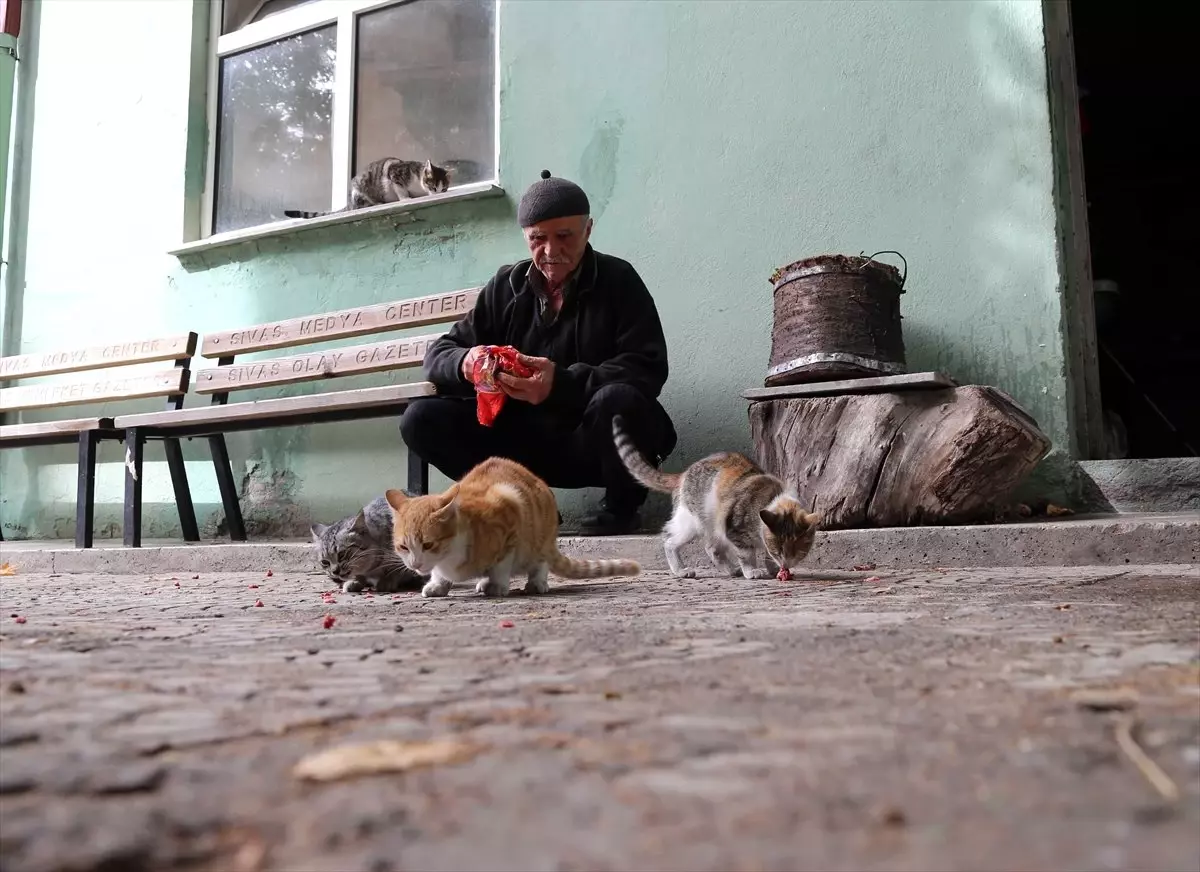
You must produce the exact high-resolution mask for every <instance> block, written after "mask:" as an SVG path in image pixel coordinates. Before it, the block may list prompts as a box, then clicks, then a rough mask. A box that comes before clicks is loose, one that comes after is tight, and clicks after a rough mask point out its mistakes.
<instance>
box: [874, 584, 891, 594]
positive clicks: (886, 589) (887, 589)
mask: <svg viewBox="0 0 1200 872" xmlns="http://www.w3.org/2000/svg"><path fill="white" fill-rule="evenodd" d="M893 590H895V587H893V586H892V585H890V584H889V585H888V586H887V587H877V588H875V589H874V590H873V591H871V593H891V592H892V591H893Z"/></svg>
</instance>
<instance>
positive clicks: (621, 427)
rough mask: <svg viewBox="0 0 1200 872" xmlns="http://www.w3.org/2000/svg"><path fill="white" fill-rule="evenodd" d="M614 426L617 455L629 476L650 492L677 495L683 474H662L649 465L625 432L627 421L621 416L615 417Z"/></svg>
mask: <svg viewBox="0 0 1200 872" xmlns="http://www.w3.org/2000/svg"><path fill="white" fill-rule="evenodd" d="M612 426H613V441H614V442H615V443H616V444H617V454H619V455H620V456H621V462H622V463H624V464H625V468H626V469H628V470H629V474H630V475H632V476H633V477H634V478H635V479H637V480H638V481H639V482H641V483H642V484H643V485H645V486H646V487H648V488H650V490H655V491H660V492H661V493H664V494H673V493H675V491H677V490H678V489H679V482H680V480H681V479H682V478H683V475H682V473H676V472H662V471H661V470H658V469H655V468H654V467H653V466H651V465H650V464H649V463H647V462H646V458H644V457H642V453H641V452H640V451H638V449H637V446H636V445H634V444H633V440H632V439H630V438H629V434H628V433H626V432H625V420H624V419H623V418H622V417H621V416H620V415H616V416H614V417H613V422H612Z"/></svg>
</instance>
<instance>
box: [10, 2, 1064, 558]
mask: <svg viewBox="0 0 1200 872" xmlns="http://www.w3.org/2000/svg"><path fill="white" fill-rule="evenodd" d="M119 5H122V4H119V3H113V2H105V3H96V2H94V0H56V2H54V3H47V4H43V14H42V21H41V55H42V57H41V64H40V66H41V72H40V76H39V80H38V82H37V95H36V112H35V113H34V114H35V122H34V125H33V128H32V130H28V129H26V130H21V131H20V132H19V133H20V135H21V136H23V137H32V143H31V154H32V161H31V162H30V163H29V164H28V165H23V166H20V167H19V168H18V169H17V171H18V172H20V173H25V174H28V177H29V191H30V201H29V203H28V206H29V226H28V231H29V233H28V247H27V251H25V253H24V257H25V263H24V271H25V275H26V283H25V288H24V301H23V315H22V331H21V335H22V350H24V351H29V350H33V349H41V348H47V347H51V346H59V345H71V344H75V343H79V342H85V341H90V340H93V339H96V338H99V337H101V336H102V335H104V334H111V335H114V336H129V335H135V336H136V335H143V334H154V333H160V332H163V331H176V330H180V329H192V330H197V331H201V332H203V331H207V330H211V329H219V328H225V327H229V326H233V325H237V324H240V323H242V322H246V323H253V322H257V321H263V320H269V319H274V318H281V317H288V316H294V315H299V314H305V313H309V312H314V311H320V310H323V309H329V308H340V307H344V306H350V305H356V304H362V303H369V302H376V301H382V300H389V299H395V298H399V297H405V296H416V295H419V294H423V293H429V292H433V291H441V290H450V289H454V288H458V287H463V286H467V285H470V284H473V283H476V282H480V281H482V280H484V279H486V278H487V277H488V276H489V275H490V274H491V273H492V272H493V271H494V270H495V268H496V267H497V266H498V265H500V264H502V263H505V262H509V261H512V260H514V259H517V258H520V257H521V256H522V253H523V247H522V241H521V237H520V234H519V232H518V230H517V229H516V227H515V224H514V220H513V215H514V208H515V206H514V204H515V198H516V197H518V196H519V194H520V192H521V190H523V188H524V187H525V185H527V184H528V183H529V182H530V181H531V180H533V179H534V178H536V175H537V173H538V171H539V170H541V169H542V168H543V167H546V168H549V169H551V170H552V171H554V172H555V173H556V174H559V175H564V176H567V177H569V178H573V179H575V180H577V181H579V182H580V183H581V184H582V185H584V187H585V188H586V189H587V190H588V192H589V194H590V196H591V198H592V201H593V203H594V204H595V213H594V214H595V218H596V230H595V234H594V243H595V245H596V247H597V248H599V249H600V250H602V251H607V252H610V253H613V254H617V255H620V256H622V257H624V258H627V259H628V260H630V261H632V262H633V263H634V264H635V265H636V266H637V268H638V269H639V270H640V271H641V273H642V276H643V277H644V279H645V281H646V283H647V285H648V286H649V287H650V288H651V290H652V291H653V293H654V295H655V297H656V299H657V301H658V304H659V306H660V310H661V313H662V317H663V321H664V323H665V325H666V330H667V337H668V341H669V343H670V348H671V355H672V357H671V363H672V375H671V378H670V381H669V383H668V386H667V391H666V395H665V398H664V399H665V403H666V405H667V407H668V409H669V411H670V412H671V413H672V415H673V416H674V418H675V420H676V422H677V425H678V428H679V431H680V434H681V440H680V444H679V448H678V450H677V452H676V454H675V456H674V457H673V458H672V461H671V463H672V464H673V465H674V467H675V468H678V466H679V465H680V464H681V463H682V462H683V460H684V459H691V458H694V457H696V456H697V455H699V454H700V453H702V452H706V451H709V450H714V449H717V448H721V447H733V448H743V449H744V448H748V447H749V431H748V426H747V422H746V412H745V404H744V403H743V401H741V400H740V399H739V398H738V393H739V391H740V390H741V389H743V388H745V387H748V386H752V385H757V384H761V382H762V378H763V376H764V373H765V370H766V367H767V360H768V355H769V334H770V323H771V294H770V290H771V289H770V285H769V284H768V276H769V275H770V273H771V271H772V270H773V269H774V268H775V267H777V266H780V265H782V264H785V263H787V262H790V261H792V260H795V259H797V258H799V257H803V256H807V255H812V254H817V253H823V252H829V251H837V252H844V253H857V252H859V251H860V250H864V249H865V250H868V251H872V250H878V249H899V250H900V251H902V252H904V254H905V255H906V256H907V257H908V261H909V265H910V277H909V282H908V289H909V291H908V293H907V294H906V295H905V297H904V298H903V306H904V314H905V322H904V329H905V337H906V341H907V344H908V348H909V362H910V367H911V368H914V369H918V368H938V369H941V370H944V371H946V372H948V373H951V374H953V375H954V376H955V377H957V378H959V379H960V380H964V381H972V380H973V381H981V382H987V383H990V384H995V385H998V386H1000V387H1002V388H1004V389H1006V390H1008V391H1010V392H1011V393H1012V394H1013V395H1014V396H1015V397H1016V398H1017V399H1018V400H1019V401H1021V402H1022V403H1024V404H1026V405H1027V406H1028V407H1029V408H1030V410H1031V411H1032V412H1033V413H1034V415H1035V416H1036V417H1037V419H1038V420H1039V421H1040V423H1041V424H1042V426H1043V427H1044V428H1045V429H1046V431H1047V432H1048V433H1049V434H1050V435H1051V437H1052V438H1053V439H1054V441H1055V443H1056V446H1059V447H1060V448H1061V447H1063V446H1065V445H1066V444H1067V439H1068V421H1067V411H1066V400H1065V393H1066V385H1065V378H1064V362H1063V361H1064V358H1063V348H1062V346H1063V343H1062V335H1061V328H1062V325H1061V308H1060V299H1059V274H1058V268H1057V265H1056V248H1055V213H1054V204H1053V200H1052V189H1053V178H1052V167H1051V149H1050V128H1049V120H1048V114H1047V100H1046V83H1045V73H1044V51H1043V38H1042V24H1041V20H1042V19H1041V7H1040V4H1039V3H1038V2H1037V0H1029V2H1014V0H995V2H917V0H908V2H855V3H850V2H828V3H824V2H812V0H809V2H744V0H739V2H733V0H730V2H721V0H709V2H665V0H660V2H619V0H602V2H533V0H504V2H503V3H502V6H501V13H500V28H501V29H500V33H501V37H500V46H501V67H502V72H501V121H500V130H501V157H500V175H501V183H502V184H503V185H505V186H506V188H507V189H508V192H509V195H508V197H507V198H500V199H495V200H484V201H477V202H473V203H464V204H458V205H454V206H447V207H445V208H439V209H434V210H428V211H425V212H422V213H419V216H418V217H419V219H420V220H419V221H418V222H417V223H413V224H408V225H402V226H394V225H393V223H392V222H388V221H377V222H375V223H363V224H357V225H352V226H349V225H346V226H341V227H338V228H332V229H326V230H320V231H308V232H307V233H305V234H303V235H302V236H298V237H296V238H294V239H290V240H287V241H277V240H272V241H267V242H260V243H251V244H247V245H244V246H241V247H239V248H237V249H232V250H226V251H224V252H221V253H219V254H216V253H214V254H213V255H211V256H209V257H207V258H197V259H194V260H192V261H189V262H187V263H184V264H180V263H179V262H178V261H177V260H176V259H174V258H172V257H169V256H168V255H166V254H164V252H165V251H166V250H167V249H168V248H169V247H170V246H171V245H173V244H174V243H176V242H178V240H179V235H180V232H181V227H182V226H183V222H184V215H185V203H184V191H185V185H186V184H189V183H190V181H191V180H194V179H195V173H194V172H192V173H191V174H190V175H189V172H188V167H187V166H186V163H187V161H186V155H187V154H188V153H189V152H188V137H187V133H188V120H189V52H188V49H189V45H190V42H189V40H190V32H191V26H192V7H191V4H190V2H188V0H157V2H155V3H145V2H140V0H129V2H127V3H125V4H124V5H125V6H127V7H129V9H128V10H127V11H129V12H130V13H132V10H133V9H135V8H136V14H120V13H118V14H113V12H112V7H113V6H119ZM131 27H132V32H131V30H130V28H131ZM108 36H111V37H112V41H110V40H109V38H108ZM114 45H119V46H121V47H122V49H121V50H119V51H117V50H114V49H113V46H114ZM193 105H194V103H193ZM193 132H194V128H193ZM192 153H193V154H194V153H195V151H194V149H193V151H192ZM357 383H358V382H357V381H356V384H357ZM362 383H364V384H365V383H374V382H372V381H370V380H364V381H363V382H362ZM264 395H270V392H264ZM160 450H161V449H159V448H157V447H156V446H151V447H150V448H149V449H148V457H149V459H150V460H152V461H155V462H154V463H152V464H151V465H150V467H149V472H148V474H147V490H146V499H147V517H148V519H149V529H148V533H149V534H150V535H156V534H167V533H170V532H171V531H172V530H173V528H174V524H175V517H174V509H173V506H172V505H171V503H170V488H169V483H168V477H167V474H166V469H165V464H164V463H163V462H162V457H161V454H159V453H158V452H159V451H160ZM187 451H188V457H189V460H190V464H189V470H190V472H191V479H192V487H193V489H194V492H195V493H196V494H197V496H198V498H199V500H200V501H201V503H202V504H203V505H202V506H201V507H200V511H201V517H202V518H206V519H207V520H208V521H209V523H210V524H211V523H212V522H213V520H214V518H215V517H216V516H217V514H218V512H217V509H216V502H217V500H216V488H215V483H214V482H213V479H212V473H211V466H210V464H209V462H208V460H207V455H206V454H205V453H204V451H203V450H202V446H199V445H193V446H190V447H189V448H188V449H187ZM231 451H232V453H233V455H234V462H235V464H236V466H237V468H238V470H239V471H241V472H242V473H244V475H245V486H246V488H247V494H246V504H247V507H248V512H249V514H250V515H251V517H256V518H259V519H264V520H266V521H269V522H271V523H274V524H275V525H276V526H277V527H278V526H280V525H283V526H287V525H291V526H293V527H298V526H299V525H300V524H302V523H303V524H306V523H307V522H308V520H309V519H310V516H312V515H315V516H317V517H319V518H322V519H329V518H332V517H334V516H336V515H339V514H340V513H343V512H347V511H349V510H351V509H352V508H353V507H355V506H358V505H361V504H362V503H363V502H364V501H365V500H366V499H367V498H368V497H370V496H371V495H373V494H376V493H378V492H379V490H380V487H381V485H383V484H384V483H387V484H391V483H399V482H402V480H403V470H404V463H403V461H404V455H403V448H402V446H401V443H400V441H399V436H398V434H397V433H396V430H395V426H394V423H393V422H374V423H368V424H354V425H328V426H322V427H315V428H298V429H287V430H278V431H273V432H265V433H255V434H245V435H238V436H234V437H232V439H231ZM102 457H103V459H104V461H105V463H104V468H103V469H102V471H101V474H100V494H101V503H102V504H101V506H100V512H101V517H100V520H99V523H98V529H99V530H101V531H106V529H107V530H112V531H114V532H115V529H116V524H117V522H118V521H119V500H120V476H121V465H120V463H119V452H118V449H117V447H116V446H115V445H109V446H105V447H104V449H103V453H102ZM72 460H73V450H72V449H70V448H64V449H45V450H37V451H26V452H12V451H10V452H5V453H4V455H3V468H2V469H3V496H2V499H0V509H2V511H3V522H4V524H5V528H4V529H5V535H6V536H11V535H15V534H18V533H27V534H29V535H35V536H46V535H60V536H66V535H69V534H70V533H71V529H72V527H71V520H70V518H71V517H72V505H73V498H74V471H73V466H72V464H71V462H72ZM579 505H580V502H579V495H572V496H571V497H568V498H566V500H565V508H566V509H567V511H568V513H570V512H573V511H575V510H577V508H578V507H579Z"/></svg>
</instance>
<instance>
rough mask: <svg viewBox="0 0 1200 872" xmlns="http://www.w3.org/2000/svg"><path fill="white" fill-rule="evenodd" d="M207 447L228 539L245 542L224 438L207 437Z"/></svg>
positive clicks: (218, 436)
mask: <svg viewBox="0 0 1200 872" xmlns="http://www.w3.org/2000/svg"><path fill="white" fill-rule="evenodd" d="M208 447H209V448H210V449H211V450H212V459H213V468H214V469H215V470H216V473H217V487H218V488H220V489H221V505H222V506H224V507H225V523H226V524H227V525H228V526H229V538H230V539H232V540H233V541H234V542H245V541H246V525H245V524H244V523H243V522H242V507H241V505H240V504H239V503H238V494H237V483H236V482H235V481H234V480H233V468H232V467H231V466H230V465H229V451H228V450H227V449H226V448H225V437H224V436H222V435H221V434H217V435H216V436H209V437H208Z"/></svg>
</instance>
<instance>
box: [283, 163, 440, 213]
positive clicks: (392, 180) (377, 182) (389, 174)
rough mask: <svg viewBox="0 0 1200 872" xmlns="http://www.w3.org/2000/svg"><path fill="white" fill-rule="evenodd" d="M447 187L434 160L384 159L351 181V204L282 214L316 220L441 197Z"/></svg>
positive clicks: (295, 210)
mask: <svg viewBox="0 0 1200 872" xmlns="http://www.w3.org/2000/svg"><path fill="white" fill-rule="evenodd" d="M449 188H450V174H449V173H448V172H447V171H446V169H445V168H444V167H440V166H437V165H436V164H435V163H433V161H430V160H427V161H425V162H424V163H421V162H420V161H419V160H400V158H398V157H385V158H381V159H380V160H377V161H372V162H371V163H369V164H367V168H366V169H364V170H363V171H362V172H361V173H359V174H358V175H356V176H355V177H354V178H353V179H352V180H351V181H350V201H349V203H347V204H346V205H345V206H343V207H342V208H341V209H335V210H334V211H332V212H303V211H301V210H299V209H285V210H284V211H283V214H284V215H286V216H287V217H289V218H319V217H321V216H322V215H336V214H338V213H339V212H349V211H352V210H354V209H363V208H365V207H367V206H378V205H380V204H381V203H395V202H397V201H399V200H408V199H411V198H413V197H424V196H425V195H426V194H441V193H444V192H446V191H447V190H449Z"/></svg>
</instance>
